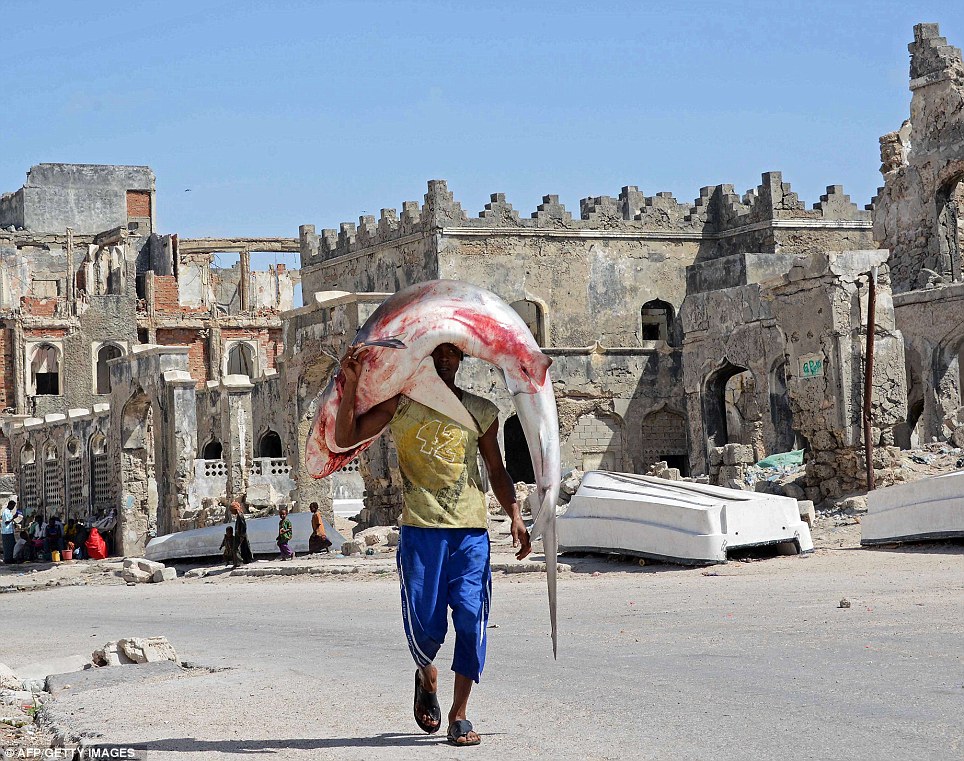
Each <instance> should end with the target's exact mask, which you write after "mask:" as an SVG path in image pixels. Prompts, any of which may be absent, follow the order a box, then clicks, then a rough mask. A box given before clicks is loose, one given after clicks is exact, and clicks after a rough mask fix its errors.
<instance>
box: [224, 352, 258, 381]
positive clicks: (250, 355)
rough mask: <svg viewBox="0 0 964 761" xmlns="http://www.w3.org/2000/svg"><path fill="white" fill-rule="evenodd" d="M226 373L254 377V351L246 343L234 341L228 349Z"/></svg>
mask: <svg viewBox="0 0 964 761" xmlns="http://www.w3.org/2000/svg"><path fill="white" fill-rule="evenodd" d="M228 375H247V376H248V377H249V378H252V377H254V352H253V351H251V346H250V345H249V344H246V343H236V344H234V346H232V347H231V348H230V349H229V350H228Z"/></svg>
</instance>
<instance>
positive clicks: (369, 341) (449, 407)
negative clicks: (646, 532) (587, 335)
mask: <svg viewBox="0 0 964 761" xmlns="http://www.w3.org/2000/svg"><path fill="white" fill-rule="evenodd" d="M443 343H450V344H454V345H455V346H457V347H458V348H459V349H461V350H462V352H463V353H464V354H466V355H468V356H471V357H476V358H478V359H481V360H483V361H485V362H488V363H490V364H492V365H494V366H496V367H498V368H499V369H501V370H502V373H503V375H504V377H505V383H506V387H507V389H508V391H509V393H510V394H511V395H512V401H513V405H514V406H515V409H516V414H517V415H518V418H519V422H520V423H521V424H522V430H523V432H524V433H525V437H526V443H527V446H528V450H529V456H530V457H531V459H532V466H533V472H534V474H535V481H536V491H535V493H534V495H530V497H529V499H530V508H531V511H532V518H533V522H532V526H531V528H530V534H531V536H532V538H533V539H537V538H539V537H541V538H542V543H543V549H544V553H545V558H546V579H547V588H548V598H549V620H550V628H551V634H552V652H553V656H554V657H557V656H558V632H557V600H558V594H557V556H558V541H557V538H556V503H557V501H558V497H559V483H560V474H561V470H560V453H559V419H558V413H557V408H556V399H555V394H554V393H553V389H552V379H551V377H550V374H549V367H550V365H551V364H552V359H551V358H550V357H548V356H547V355H546V354H545V353H544V352H543V351H542V349H541V348H540V347H539V345H538V344H537V343H536V340H535V338H534V337H533V335H532V332H531V331H530V330H529V327H528V326H527V325H526V323H525V322H524V321H523V319H522V318H521V317H520V316H519V314H518V313H517V312H516V311H515V310H514V309H512V307H510V306H509V305H508V304H507V303H506V302H505V301H503V300H502V299H501V298H500V297H499V296H497V295H496V294H494V293H492V292H491V291H488V290H486V289H484V288H480V287H478V286H475V285H472V284H471V283H467V282H463V281H459V280H431V281H428V282H422V283H417V284H415V285H412V286H409V287H408V288H405V289H403V290H400V291H398V292H397V293H395V294H393V295H392V296H390V297H389V298H387V299H386V300H385V301H383V302H382V303H381V304H380V305H379V306H378V308H377V309H376V310H375V311H374V312H373V313H372V314H371V316H370V317H369V318H368V320H367V321H366V322H365V324H364V325H363V326H362V327H361V328H360V329H359V331H358V333H357V334H356V335H355V338H354V340H353V341H352V343H351V347H352V348H357V349H360V348H364V349H365V351H364V353H363V354H361V357H362V369H361V374H360V376H359V380H358V387H357V389H358V390H357V394H356V409H355V412H356V414H357V415H362V414H364V413H365V412H367V411H368V410H370V409H371V408H372V407H374V406H375V405H377V404H380V403H381V402H383V401H385V400H387V399H391V398H392V397H394V396H396V395H398V394H404V395H405V396H407V397H409V398H410V399H414V400H415V401H417V402H419V403H421V404H424V405H425V406H427V407H431V408H432V409H434V410H437V411H438V412H441V413H442V414H443V415H446V416H448V417H449V418H451V419H452V420H455V421H457V422H459V423H461V424H463V425H465V426H466V427H467V428H469V429H471V430H475V431H477V432H478V433H480V434H481V433H482V431H479V429H478V423H477V422H476V420H475V418H473V417H472V415H471V414H469V412H468V410H466V409H465V407H464V406H463V405H462V402H461V401H459V399H458V397H457V396H456V395H455V394H454V393H453V392H452V391H451V389H449V387H448V386H446V385H445V383H444V381H442V379H441V378H439V376H438V373H436V371H435V365H434V363H433V361H432V356H431V355H432V351H433V350H434V349H435V348H436V347H437V346H439V345H440V344H443ZM344 384H345V379H344V377H343V375H342V373H341V371H340V370H339V371H338V372H336V373H335V374H334V375H333V376H332V378H331V380H330V381H329V383H328V385H327V386H326V387H325V389H324V390H323V391H322V392H321V393H320V394H319V396H318V399H317V400H316V413H315V417H314V420H313V422H312V425H311V429H310V431H309V434H308V440H307V444H306V447H305V465H306V468H307V470H308V473H309V474H310V475H312V476H313V477H315V478H325V477H326V476H329V475H331V474H332V473H334V472H335V471H337V470H339V469H340V468H342V467H344V466H345V465H346V464H348V463H349V462H351V461H352V460H353V459H354V458H356V457H357V456H358V455H359V454H360V453H361V452H363V451H364V450H365V449H367V448H368V447H369V446H371V444H372V443H373V442H374V441H375V440H376V439H377V438H378V436H380V435H381V432H379V433H378V434H376V435H375V436H373V437H372V438H370V439H368V440H366V441H363V442H361V443H360V444H357V445H355V446H353V447H349V448H345V447H340V446H338V445H337V443H336V442H335V416H336V414H337V412H338V407H339V405H340V404H341V397H342V391H343V389H344Z"/></svg>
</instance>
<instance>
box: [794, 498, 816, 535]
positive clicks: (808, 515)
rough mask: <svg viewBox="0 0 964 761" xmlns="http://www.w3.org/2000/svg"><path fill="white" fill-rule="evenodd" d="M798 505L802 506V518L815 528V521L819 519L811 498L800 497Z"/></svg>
mask: <svg viewBox="0 0 964 761" xmlns="http://www.w3.org/2000/svg"><path fill="white" fill-rule="evenodd" d="M797 507H798V508H800V520H802V521H803V522H804V523H806V524H807V525H808V526H809V527H810V528H813V524H814V521H816V519H817V514H816V512H815V510H814V506H813V502H811V501H810V500H809V499H798V500H797Z"/></svg>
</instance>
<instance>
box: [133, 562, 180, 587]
mask: <svg viewBox="0 0 964 761" xmlns="http://www.w3.org/2000/svg"><path fill="white" fill-rule="evenodd" d="M121 577H122V578H123V579H124V581H126V582H127V583H128V584H145V583H147V582H161V581H173V580H174V579H176V578H177V571H175V570H174V569H173V568H166V567H165V566H164V564H163V563H158V562H157V561H155V560H147V559H146V558H124V567H123V569H122V570H121Z"/></svg>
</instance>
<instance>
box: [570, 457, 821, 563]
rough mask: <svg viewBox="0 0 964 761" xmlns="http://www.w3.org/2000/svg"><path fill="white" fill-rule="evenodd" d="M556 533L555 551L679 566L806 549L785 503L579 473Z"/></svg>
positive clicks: (804, 534) (793, 509) (795, 514)
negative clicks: (767, 549)
mask: <svg viewBox="0 0 964 761" xmlns="http://www.w3.org/2000/svg"><path fill="white" fill-rule="evenodd" d="M558 534H559V545H560V549H561V550H562V551H568V552H575V551H581V552H601V553H612V554H626V555H638V556H640V557H645V558H654V559H658V560H666V561H669V562H672V563H683V564H708V563H725V562H726V559H727V552H729V551H733V550H735V549H740V548H747V547H760V546H766V545H780V549H781V551H785V552H786V553H788V554H797V553H801V552H810V551H811V550H813V540H812V539H811V538H810V528H809V527H808V526H807V524H806V523H804V522H803V521H802V520H801V519H800V510H799V508H798V506H797V501H796V500H795V499H791V498H790V497H778V496H774V495H771V494H758V493H756V492H745V491H740V490H739V489H726V488H723V487H721V486H710V485H708V484H697V483H693V482H690V481H668V480H665V479H662V478H653V477H650V476H639V475H634V474H629V473H608V472H603V471H591V472H589V473H586V475H585V477H584V478H583V480H582V484H581V485H580V486H579V490H578V491H577V492H576V494H575V495H574V496H573V498H572V500H571V501H570V502H569V509H568V510H567V511H566V513H565V514H564V515H561V516H559V518H558Z"/></svg>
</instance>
